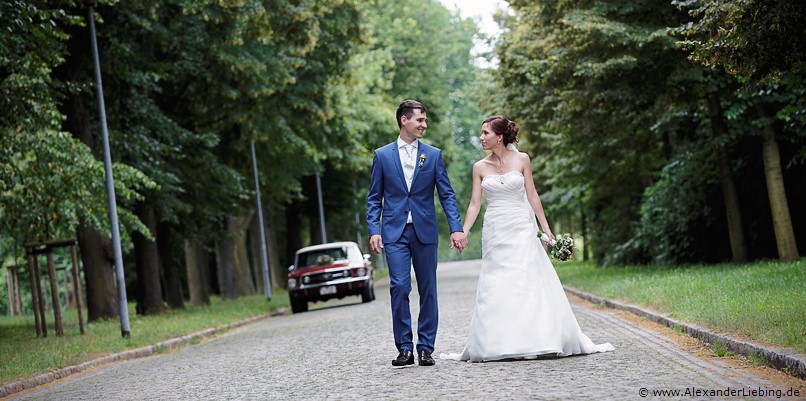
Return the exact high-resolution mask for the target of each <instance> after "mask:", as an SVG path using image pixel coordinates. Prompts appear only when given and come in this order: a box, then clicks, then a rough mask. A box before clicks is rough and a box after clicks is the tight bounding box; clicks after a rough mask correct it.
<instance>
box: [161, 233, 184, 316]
mask: <svg viewBox="0 0 806 401" xmlns="http://www.w3.org/2000/svg"><path fill="white" fill-rule="evenodd" d="M157 251H159V259H160V267H161V268H162V277H163V280H164V282H165V300H166V301H168V305H169V306H170V307H171V308H173V309H183V308H184V307H185V297H184V296H183V295H182V281H181V279H180V274H179V268H178V266H177V265H176V263H174V257H173V230H172V229H171V225H170V224H169V223H167V222H160V223H158V224H157Z"/></svg>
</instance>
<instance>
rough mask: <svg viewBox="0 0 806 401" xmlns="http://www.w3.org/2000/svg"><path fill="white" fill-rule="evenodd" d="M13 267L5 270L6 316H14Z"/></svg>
mask: <svg viewBox="0 0 806 401" xmlns="http://www.w3.org/2000/svg"><path fill="white" fill-rule="evenodd" d="M12 271H13V267H11V266H9V267H7V268H6V286H7V287H8V315H9V316H14V277H13V274H12V273H11V272H12Z"/></svg>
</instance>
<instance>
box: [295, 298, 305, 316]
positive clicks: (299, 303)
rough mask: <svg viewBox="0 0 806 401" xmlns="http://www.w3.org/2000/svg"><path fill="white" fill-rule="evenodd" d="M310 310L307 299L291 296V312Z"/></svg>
mask: <svg viewBox="0 0 806 401" xmlns="http://www.w3.org/2000/svg"><path fill="white" fill-rule="evenodd" d="M307 311H308V301H306V300H305V299H295V298H291V312H293V313H301V312H307Z"/></svg>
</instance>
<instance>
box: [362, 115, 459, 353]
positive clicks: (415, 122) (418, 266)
mask: <svg viewBox="0 0 806 401" xmlns="http://www.w3.org/2000/svg"><path fill="white" fill-rule="evenodd" d="M396 118H397V125H398V127H400V136H399V137H398V138H397V141H395V142H392V143H390V144H388V145H386V146H383V147H381V148H379V149H377V150H375V158H374V159H373V160H372V177H371V179H370V185H369V196H367V226H368V227H369V235H370V239H369V245H370V247H371V248H372V250H373V251H374V252H375V253H381V249H386V263H387V265H388V266H389V280H390V283H389V291H390V293H391V295H392V329H393V331H394V335H395V346H396V347H397V349H398V351H399V352H400V353H399V354H398V356H397V358H396V359H394V360H393V361H392V365H393V366H406V365H413V364H414V341H413V338H412V328H411V311H410V309H409V293H410V292H411V267H412V266H414V274H415V277H416V279H417V291H418V293H419V294H420V314H419V317H418V319H417V323H418V327H417V353H418V363H419V364H420V365H421V366H432V365H434V358H433V357H432V356H431V353H433V352H434V339H435V337H436V334H437V320H438V313H437V242H438V240H439V233H438V230H437V214H436V209H435V207H434V189H436V190H437V192H438V194H439V201H440V203H441V204H442V210H443V211H444V212H445V215H446V216H447V217H448V224H449V225H450V228H451V248H453V247H454V246H455V247H457V248H458V249H459V251H460V252H461V251H462V250H463V249H464V248H465V246H466V245H467V238H466V237H467V236H466V235H465V233H464V231H463V230H462V223H461V222H460V221H459V206H458V205H457V203H456V196H455V195H454V193H453V188H452V187H451V182H450V180H449V179H448V172H447V171H446V170H445V164H444V163H443V161H442V151H441V150H440V149H437V148H435V147H433V146H429V145H426V144H424V143H422V142H421V141H420V138H422V137H423V134H424V133H425V129H426V128H427V127H428V124H426V120H427V118H426V114H425V106H423V105H422V103H420V102H418V101H416V100H404V101H403V103H400V105H399V106H398V107H397V113H396ZM381 218H383V221H381Z"/></svg>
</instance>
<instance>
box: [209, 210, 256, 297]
mask: <svg viewBox="0 0 806 401" xmlns="http://www.w3.org/2000/svg"><path fill="white" fill-rule="evenodd" d="M251 217H252V216H251V213H250V214H249V216H246V217H227V223H226V229H227V231H226V233H225V234H224V235H223V236H222V238H219V239H218V241H216V266H217V270H218V280H219V288H220V289H221V296H222V297H224V298H235V297H240V296H243V295H252V294H254V293H255V286H254V284H253V283H252V277H251V272H250V269H249V256H248V254H247V246H246V229H247V228H248V227H249V220H250V219H251Z"/></svg>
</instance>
